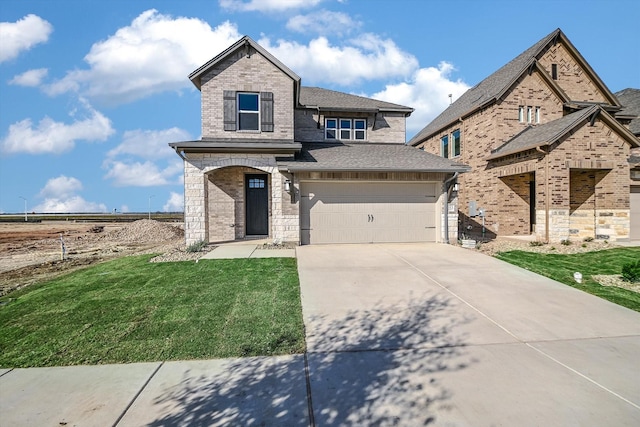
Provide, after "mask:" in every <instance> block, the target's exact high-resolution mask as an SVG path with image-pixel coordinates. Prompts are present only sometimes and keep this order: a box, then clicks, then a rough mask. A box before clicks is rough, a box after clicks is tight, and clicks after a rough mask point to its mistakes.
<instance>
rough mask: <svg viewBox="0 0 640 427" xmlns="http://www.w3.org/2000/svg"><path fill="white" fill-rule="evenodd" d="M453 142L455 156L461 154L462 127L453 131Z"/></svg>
mask: <svg viewBox="0 0 640 427" xmlns="http://www.w3.org/2000/svg"><path fill="white" fill-rule="evenodd" d="M451 143H452V145H453V147H452V154H453V157H457V156H459V155H460V129H456V130H454V131H453V132H452V133H451Z"/></svg>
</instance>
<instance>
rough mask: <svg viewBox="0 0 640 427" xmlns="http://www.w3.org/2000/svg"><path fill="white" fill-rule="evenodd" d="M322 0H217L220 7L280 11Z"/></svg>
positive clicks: (299, 7)
mask: <svg viewBox="0 0 640 427" xmlns="http://www.w3.org/2000/svg"><path fill="white" fill-rule="evenodd" d="M321 1H322V0H249V1H243V0H219V2H218V3H219V4H220V7H222V8H223V9H227V10H237V11H241V12H282V11H285V10H288V9H301V8H310V7H314V6H316V5H317V4H319V3H320V2H321Z"/></svg>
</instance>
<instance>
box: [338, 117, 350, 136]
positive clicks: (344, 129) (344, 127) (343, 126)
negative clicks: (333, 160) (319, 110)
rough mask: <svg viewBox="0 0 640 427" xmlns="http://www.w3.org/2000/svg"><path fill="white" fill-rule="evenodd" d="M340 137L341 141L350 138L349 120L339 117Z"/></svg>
mask: <svg viewBox="0 0 640 427" xmlns="http://www.w3.org/2000/svg"><path fill="white" fill-rule="evenodd" d="M340 139H341V140H343V141H344V140H345V139H346V140H349V139H351V120H349V119H340Z"/></svg>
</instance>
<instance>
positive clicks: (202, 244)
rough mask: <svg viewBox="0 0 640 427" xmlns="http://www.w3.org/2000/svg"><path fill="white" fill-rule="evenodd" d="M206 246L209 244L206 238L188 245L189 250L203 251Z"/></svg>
mask: <svg viewBox="0 0 640 427" xmlns="http://www.w3.org/2000/svg"><path fill="white" fill-rule="evenodd" d="M205 246H207V242H205V241H204V240H198V241H197V242H195V243H192V244H190V245H189V246H187V252H201V251H202V250H203V249H204V248H205Z"/></svg>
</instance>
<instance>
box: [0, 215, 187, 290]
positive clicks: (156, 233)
mask: <svg viewBox="0 0 640 427" xmlns="http://www.w3.org/2000/svg"><path fill="white" fill-rule="evenodd" d="M62 242H64V247H65V255H64V260H63V259H62V246H61V243H62ZM171 252H174V253H175V252H182V253H184V231H183V229H182V224H176V223H164V222H158V221H154V220H139V221H135V222H132V223H86V222H66V221H43V222H41V223H20V222H18V223H0V296H2V295H5V294H7V293H8V292H11V291H12V290H15V289H20V288H22V287H24V286H28V285H30V284H32V283H35V282H39V281H42V280H45V279H49V278H52V277H55V276H57V275H60V274H62V273H65V272H69V271H72V270H74V269H77V268H80V267H82V266H86V265H90V264H94V263H97V262H101V261H105V260H108V259H113V258H117V257H121V256H127V255H133V254H143V253H162V254H164V253H171Z"/></svg>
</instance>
